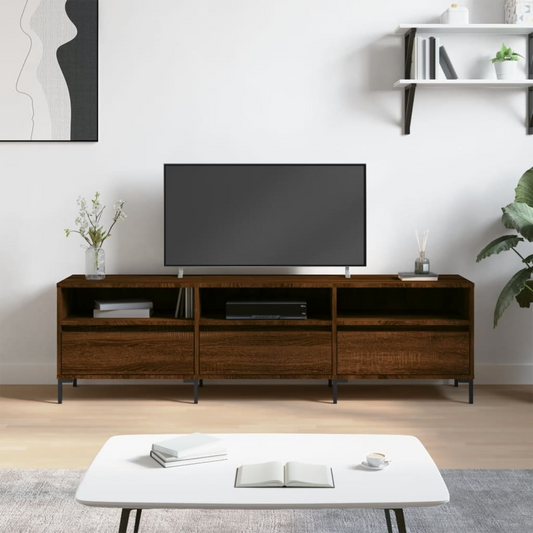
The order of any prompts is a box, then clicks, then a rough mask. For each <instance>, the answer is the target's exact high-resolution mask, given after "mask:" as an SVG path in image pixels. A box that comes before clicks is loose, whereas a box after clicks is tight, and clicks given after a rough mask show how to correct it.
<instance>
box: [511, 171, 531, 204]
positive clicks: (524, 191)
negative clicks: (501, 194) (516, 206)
mask: <svg viewBox="0 0 533 533" xmlns="http://www.w3.org/2000/svg"><path fill="white" fill-rule="evenodd" d="M514 201H515V202H521V203H524V204H527V205H529V206H530V207H533V168H530V169H529V170H527V171H526V172H525V173H524V175H523V176H522V177H521V178H520V181H519V182H518V185H517V186H516V189H515V198H514Z"/></svg>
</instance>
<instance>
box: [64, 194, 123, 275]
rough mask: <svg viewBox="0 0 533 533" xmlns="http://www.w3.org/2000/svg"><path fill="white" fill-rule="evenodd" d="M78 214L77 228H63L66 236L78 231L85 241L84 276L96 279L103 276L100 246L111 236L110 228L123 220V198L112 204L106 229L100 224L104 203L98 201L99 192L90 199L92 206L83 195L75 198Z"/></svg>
mask: <svg viewBox="0 0 533 533" xmlns="http://www.w3.org/2000/svg"><path fill="white" fill-rule="evenodd" d="M77 203H78V207H79V210H80V211H79V214H78V218H76V222H75V223H76V226H78V229H77V230H70V229H65V234H66V236H67V237H69V236H70V234H71V233H78V234H79V235H81V237H82V238H83V240H84V241H85V242H86V243H87V245H88V246H87V247H86V251H85V278H86V279H92V280H98V279H104V278H105V253H104V250H103V248H102V245H103V244H104V242H105V241H106V240H107V239H108V238H109V237H111V230H112V229H113V228H114V226H115V224H116V223H117V222H118V221H119V220H124V219H125V218H126V217H127V215H126V213H124V204H125V203H126V202H125V201H124V200H118V201H117V202H115V205H114V206H113V211H114V212H113V220H112V222H111V226H109V229H108V230H107V231H106V230H105V229H104V227H103V226H102V225H101V223H102V215H103V213H104V209H105V205H104V206H102V204H101V203H100V193H99V192H96V194H95V195H94V199H93V200H91V204H92V207H90V208H89V207H88V206H87V200H86V199H85V198H84V197H83V196H79V197H78V199H77Z"/></svg>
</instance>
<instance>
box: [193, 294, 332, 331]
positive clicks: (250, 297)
mask: <svg viewBox="0 0 533 533" xmlns="http://www.w3.org/2000/svg"><path fill="white" fill-rule="evenodd" d="M230 301H243V302H254V301H257V302H270V301H302V302H307V319H301V320H255V319H254V320H246V319H244V320H232V319H229V320H228V319H226V302H230ZM200 309H201V315H200V324H201V325H205V326H254V325H261V326H264V325H273V326H274V325H280V326H283V325H289V326H328V325H330V324H331V289H328V288H292V287H291V288H281V287H272V288H257V287H248V288H201V289H200Z"/></svg>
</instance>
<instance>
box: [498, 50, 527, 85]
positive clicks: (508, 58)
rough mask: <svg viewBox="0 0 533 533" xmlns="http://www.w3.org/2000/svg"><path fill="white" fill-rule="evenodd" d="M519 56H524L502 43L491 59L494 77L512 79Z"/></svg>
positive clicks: (514, 75)
mask: <svg viewBox="0 0 533 533" xmlns="http://www.w3.org/2000/svg"><path fill="white" fill-rule="evenodd" d="M521 57H524V56H521V55H520V54H518V53H517V52H515V51H514V50H513V49H512V48H507V46H505V44H502V47H501V50H500V51H499V52H497V53H496V57H493V58H492V60H491V61H492V63H493V65H494V68H495V69H496V77H497V78H498V79H499V80H514V79H515V78H516V66H517V65H518V61H520V58H521Z"/></svg>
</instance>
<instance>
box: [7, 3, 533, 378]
mask: <svg viewBox="0 0 533 533" xmlns="http://www.w3.org/2000/svg"><path fill="white" fill-rule="evenodd" d="M448 4H449V1H448V0H438V1H437V0H431V1H428V0H402V1H401V2H398V1H397V0H372V1H371V2H362V1H354V0H335V1H331V0H225V1H224V2H221V1H217V0H194V1H193V0H189V1H185V0H153V1H147V0H145V1H140V0H113V1H112V2H105V1H101V2H100V10H101V11H100V32H101V33H100V142H99V143H89V144H76V143H72V144H54V143H48V144H29V143H25V144H24V143H5V144H0V173H1V179H2V189H1V190H2V202H1V208H0V242H1V243H2V249H1V252H0V254H1V258H0V284H1V288H0V294H1V299H0V355H1V363H2V366H1V367H0V373H1V375H0V383H36V382H50V383H52V382H53V381H54V379H55V358H56V351H55V350H56V329H55V284H56V282H57V281H59V280H60V279H62V278H64V277H67V276H68V275H70V274H72V273H75V272H78V273H81V272H83V268H84V264H83V250H82V249H81V248H80V247H79V245H80V244H81V242H80V240H76V236H73V237H71V238H70V239H68V240H67V239H65V237H64V234H63V228H65V227H72V226H73V221H74V218H75V217H76V205H75V199H76V197H77V196H78V195H80V194H83V195H86V196H90V195H92V194H93V193H94V191H96V190H98V191H100V192H101V193H102V197H103V200H104V203H106V204H107V205H108V206H111V205H112V204H113V202H114V201H115V200H116V199H118V198H124V199H126V200H127V204H126V207H127V212H128V214H129V218H128V219H127V220H126V221H125V222H124V223H121V224H120V226H119V227H118V228H117V230H116V231H115V234H114V236H113V238H112V239H110V241H108V245H107V246H106V252H107V259H108V260H107V270H108V272H109V273H164V272H174V270H172V269H165V268H164V267H163V266H162V264H163V218H162V202H163V192H162V181H163V175H162V174H163V163H165V162H173V163H181V162H183V163H205V162H210V163H219V162H220V163H246V162H254V163H255V162H265V163H268V162H272V163H285V162H287V163H289V162H305V163H313V162H317V163H318V162H320V163H327V162H332V163H343V162H354V163H367V164H368V267H366V268H364V269H356V270H357V272H366V273H376V274H377V273H391V272H392V273H394V272H397V271H399V270H407V269H410V268H411V267H412V264H413V260H414V258H415V256H416V255H417V248H416V242H415V239H414V234H413V230H414V228H415V227H418V228H425V227H428V228H430V229H431V238H430V242H429V248H428V256H429V257H430V259H431V261H432V266H433V268H434V269H435V270H436V271H438V272H441V273H447V272H448V273H459V274H462V275H463V276H465V277H467V278H469V279H471V280H473V281H475V283H476V291H477V297H476V306H477V307H476V361H477V376H478V377H479V378H480V380H482V381H485V382H511V383H519V382H520V383H528V382H529V383H531V382H533V379H532V373H533V372H532V368H533V367H532V366H531V364H532V346H533V334H532V318H533V315H532V313H531V311H525V310H520V309H518V306H517V305H513V306H512V308H511V309H510V310H509V311H508V312H507V313H506V314H505V316H504V318H503V319H502V321H501V323H500V325H499V326H498V328H497V329H496V330H494V329H493V328H492V311H493V308H494V303H495V301H496V298H497V296H498V294H499V291H500V289H501V288H502V286H503V285H504V284H505V282H506V281H507V279H508V278H509V277H510V276H511V275H512V274H513V273H514V272H515V271H516V270H518V269H519V268H520V265H519V262H518V261H517V258H515V257H513V255H511V254H510V253H509V254H504V255H502V256H498V257H495V258H491V259H489V260H487V261H486V262H483V263H482V264H476V263H475V257H476V254H477V252H478V251H479V250H480V249H481V248H482V247H483V246H484V245H485V244H486V243H487V242H488V241H489V240H491V239H493V238H495V237H498V236H499V235H501V234H502V233H503V228H502V226H501V224H500V223H499V213H500V207H501V206H503V205H506V204H507V203H509V202H510V201H512V199H513V189H514V187H515V185H516V182H517V181H518V178H519V177H520V176H521V174H522V173H523V171H525V170H526V169H528V168H529V167H531V166H533V159H532V158H531V153H532V149H533V137H528V136H526V128H525V109H526V96H525V92H524V91H490V90H486V91H482V90H453V91H446V90H426V91H425V90H422V89H419V91H418V93H417V96H416V102H415V109H414V117H413V126H412V135H411V136H403V135H402V134H401V127H400V123H401V109H402V103H401V102H402V94H401V92H399V91H396V90H393V89H392V84H393V82H394V81H395V80H396V79H398V78H400V77H402V62H403V60H402V57H403V56H402V40H401V38H399V37H397V36H394V35H391V34H392V32H393V30H394V29H395V27H396V26H397V25H398V24H399V23H402V22H431V21H436V20H437V19H438V16H439V15H440V13H441V12H442V11H443V10H444V9H445V8H446V7H447V6H448ZM465 4H466V5H467V6H468V7H469V8H470V10H471V21H472V22H486V23H488V22H503V0H471V1H470V2H465ZM442 39H443V41H444V40H445V41H444V42H445V44H446V46H447V48H448V50H449V53H450V56H451V58H452V60H453V61H454V63H455V64H456V68H457V70H458V71H459V73H460V74H461V75H463V76H466V75H468V76H478V77H481V76H494V74H493V72H492V66H491V64H490V63H489V61H488V59H489V58H490V57H491V54H493V53H494V52H495V51H496V50H497V49H498V48H499V47H500V46H501V42H502V38H501V37H499V36H488V37H484V36H475V37H468V36H459V37H458V36H450V37H449V38H445V37H444V36H443V37H442ZM505 42H506V44H507V45H516V47H517V48H518V49H519V50H521V51H522V52H525V39H524V38H509V39H507V38H506V40H505ZM531 251H532V250H531V246H529V252H531ZM529 252H528V253H529ZM330 272H333V273H338V274H342V272H341V270H340V269H336V270H335V269H333V270H330ZM494 365H502V366H494Z"/></svg>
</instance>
